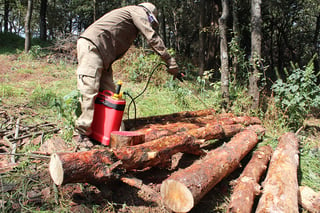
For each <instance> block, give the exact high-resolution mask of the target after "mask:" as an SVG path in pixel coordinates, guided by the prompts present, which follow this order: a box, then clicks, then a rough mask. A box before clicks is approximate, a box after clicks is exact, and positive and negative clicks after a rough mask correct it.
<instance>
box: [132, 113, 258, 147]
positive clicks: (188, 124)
mask: <svg viewBox="0 0 320 213" xmlns="http://www.w3.org/2000/svg"><path fill="white" fill-rule="evenodd" d="M231 124H243V125H244V126H248V125H254V124H261V121H260V119H259V118H256V117H249V116H243V117H234V115H232V114H221V115H219V116H218V115H216V116H213V115H209V116H206V117H192V118H186V119H185V120H181V121H178V122H176V123H167V124H151V125H146V126H145V127H144V128H141V129H139V130H136V131H137V132H140V133H143V134H145V140H146V141H151V140H155V139H158V138H161V137H164V136H169V135H173V134H176V133H177V132H179V133H180V132H186V131H189V130H192V129H198V128H201V127H205V126H207V125H211V126H212V125H231Z"/></svg>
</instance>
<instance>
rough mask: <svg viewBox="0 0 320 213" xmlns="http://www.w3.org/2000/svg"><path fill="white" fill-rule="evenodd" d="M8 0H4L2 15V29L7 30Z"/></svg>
mask: <svg viewBox="0 0 320 213" xmlns="http://www.w3.org/2000/svg"><path fill="white" fill-rule="evenodd" d="M9 12H10V0H4V16H3V21H4V23H3V31H4V32H5V33H7V32H8V25H9Z"/></svg>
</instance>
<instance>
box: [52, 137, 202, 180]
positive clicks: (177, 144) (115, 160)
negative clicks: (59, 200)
mask: <svg viewBox="0 0 320 213" xmlns="http://www.w3.org/2000/svg"><path fill="white" fill-rule="evenodd" d="M171 139H172V140H171V141H166V142H163V143H160V142H158V141H153V142H147V143H144V144H140V145H136V146H131V147H122V148H119V149H116V150H114V151H113V152H112V151H110V150H108V149H104V150H91V151H85V152H77V153H55V154H53V155H51V160H50V165H49V171H50V175H51V177H52V179H53V181H54V182H55V184H57V185H64V184H67V183H92V184H94V185H99V183H104V182H108V181H110V180H111V179H113V178H116V177H117V175H118V174H120V173H121V172H123V171H126V170H137V169H146V168H148V167H152V166H163V167H164V166H168V163H169V162H170V159H171V156H172V155H174V154H176V153H178V152H192V153H194V154H198V155H200V154H204V153H203V152H202V151H201V150H200V144H199V143H197V141H196V140H195V138H194V137H191V136H183V137H182V138H181V137H177V138H174V137H171ZM175 139H176V140H175ZM114 169H117V170H116V172H114Z"/></svg>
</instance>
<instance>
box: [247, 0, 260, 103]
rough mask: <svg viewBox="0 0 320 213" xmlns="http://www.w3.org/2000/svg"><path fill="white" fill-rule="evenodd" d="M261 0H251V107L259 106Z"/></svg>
mask: <svg viewBox="0 0 320 213" xmlns="http://www.w3.org/2000/svg"><path fill="white" fill-rule="evenodd" d="M261 24H262V19H261V0H251V59H250V61H251V71H250V75H249V95H250V96H251V97H252V108H253V109H257V108H258V107H259V101H260V100H259V87H258V81H259V79H260V77H259V69H258V64H260V60H261V38H262V32H261Z"/></svg>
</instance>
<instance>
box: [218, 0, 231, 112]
mask: <svg viewBox="0 0 320 213" xmlns="http://www.w3.org/2000/svg"><path fill="white" fill-rule="evenodd" d="M221 4H222V14H221V17H220V18H219V34H220V60H221V69H220V72H221V93H222V100H223V103H222V105H223V107H224V108H228V106H229V102H230V95H229V64H228V63H229V59H228V40H227V28H228V27H227V21H228V17H229V1H228V0H221Z"/></svg>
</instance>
